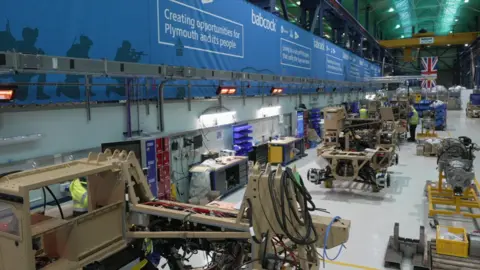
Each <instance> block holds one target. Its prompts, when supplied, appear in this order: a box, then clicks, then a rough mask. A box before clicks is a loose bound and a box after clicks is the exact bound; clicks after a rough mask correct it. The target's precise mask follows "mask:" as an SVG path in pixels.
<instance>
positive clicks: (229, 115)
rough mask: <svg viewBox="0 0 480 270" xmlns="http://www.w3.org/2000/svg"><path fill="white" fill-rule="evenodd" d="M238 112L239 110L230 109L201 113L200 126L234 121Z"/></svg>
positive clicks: (225, 123) (204, 126) (226, 123)
mask: <svg viewBox="0 0 480 270" xmlns="http://www.w3.org/2000/svg"><path fill="white" fill-rule="evenodd" d="M236 114H237V112H235V111H228V112H220V113H210V114H203V115H200V117H199V118H198V121H199V128H209V127H216V126H221V125H228V124H231V123H234V122H235V115H236Z"/></svg>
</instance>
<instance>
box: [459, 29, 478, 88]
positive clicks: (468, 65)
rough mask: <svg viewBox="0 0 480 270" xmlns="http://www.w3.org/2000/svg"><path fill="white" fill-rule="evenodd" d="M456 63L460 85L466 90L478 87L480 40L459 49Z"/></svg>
mask: <svg viewBox="0 0 480 270" xmlns="http://www.w3.org/2000/svg"><path fill="white" fill-rule="evenodd" d="M457 61H458V63H459V70H460V74H459V76H460V85H462V86H465V87H467V88H468V89H478V87H479V86H480V68H478V67H480V38H477V39H476V40H475V41H474V42H473V43H472V44H471V45H470V46H469V47H463V48H459V52H458V58H457Z"/></svg>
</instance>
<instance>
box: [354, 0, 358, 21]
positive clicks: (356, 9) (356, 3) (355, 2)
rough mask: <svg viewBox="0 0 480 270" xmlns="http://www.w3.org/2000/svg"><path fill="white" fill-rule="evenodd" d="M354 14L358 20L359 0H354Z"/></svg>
mask: <svg viewBox="0 0 480 270" xmlns="http://www.w3.org/2000/svg"><path fill="white" fill-rule="evenodd" d="M353 16H354V17H355V20H357V21H358V0H353Z"/></svg>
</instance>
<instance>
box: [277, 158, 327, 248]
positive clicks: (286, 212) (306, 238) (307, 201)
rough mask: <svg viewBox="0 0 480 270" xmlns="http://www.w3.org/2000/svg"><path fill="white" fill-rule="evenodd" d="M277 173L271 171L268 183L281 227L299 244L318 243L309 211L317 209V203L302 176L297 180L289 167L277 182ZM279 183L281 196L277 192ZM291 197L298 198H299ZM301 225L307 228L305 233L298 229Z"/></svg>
mask: <svg viewBox="0 0 480 270" xmlns="http://www.w3.org/2000/svg"><path fill="white" fill-rule="evenodd" d="M275 173H276V172H275V171H272V172H270V174H269V176H268V185H269V190H270V198H271V200H272V204H273V206H274V208H273V209H274V212H275V217H276V219H277V222H278V224H279V225H280V228H281V229H282V231H283V232H284V233H285V235H286V236H287V237H288V238H289V239H290V240H291V241H292V242H293V243H295V244H297V245H311V244H314V243H316V242H317V240H318V234H317V231H316V230H315V227H314V226H313V221H312V216H311V215H310V212H309V211H314V210H315V204H314V203H313V201H312V196H311V195H310V193H309V192H308V191H307V189H306V188H305V185H304V183H303V180H302V178H301V177H300V178H299V181H297V180H296V179H295V175H294V174H293V171H292V169H290V168H288V167H287V168H286V170H285V171H283V173H282V176H281V179H280V183H278V184H276V181H275ZM278 185H279V188H280V196H278V194H277V193H276V192H275V191H276V188H278V187H277V186H278ZM291 187H293V193H290V190H292V189H291ZM290 198H296V199H297V200H292V199H290ZM297 201H298V203H299V204H300V215H299V214H298V213H297V212H298V211H299V210H298V205H297ZM294 202H295V203H294ZM275 206H278V207H275ZM285 206H287V207H285ZM292 217H293V218H292ZM300 227H304V228H305V233H304V234H302V233H301V232H300V231H299V230H298V229H297V228H300Z"/></svg>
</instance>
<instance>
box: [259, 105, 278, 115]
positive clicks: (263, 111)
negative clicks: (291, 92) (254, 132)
mask: <svg viewBox="0 0 480 270" xmlns="http://www.w3.org/2000/svg"><path fill="white" fill-rule="evenodd" d="M280 108H281V107H280V106H271V107H263V108H260V109H259V110H258V111H257V118H263V117H272V116H277V115H280Z"/></svg>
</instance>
